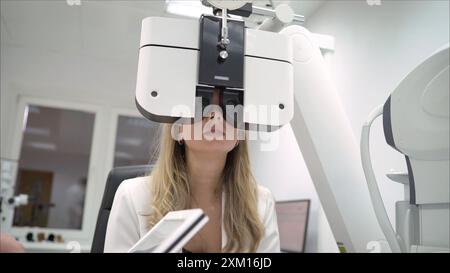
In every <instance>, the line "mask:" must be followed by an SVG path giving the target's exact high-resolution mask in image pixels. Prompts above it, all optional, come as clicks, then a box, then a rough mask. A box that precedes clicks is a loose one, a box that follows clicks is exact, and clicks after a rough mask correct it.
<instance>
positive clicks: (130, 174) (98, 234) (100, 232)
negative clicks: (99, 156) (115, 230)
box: [91, 165, 152, 253]
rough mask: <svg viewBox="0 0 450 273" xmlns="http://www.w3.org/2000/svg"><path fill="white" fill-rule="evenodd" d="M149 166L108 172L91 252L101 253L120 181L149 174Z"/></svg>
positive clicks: (150, 167)
mask: <svg viewBox="0 0 450 273" xmlns="http://www.w3.org/2000/svg"><path fill="white" fill-rule="evenodd" d="M151 169H152V166H151V165H139V166H127V167H117V168H114V169H112V170H111V171H110V172H109V175H108V179H107V180H106V186H105V191H104V193H103V199H102V203H101V205H100V210H99V212H98V217H97V224H96V226H95V232H94V238H93V240H92V246H91V252H92V253H102V252H103V249H104V245H105V235H106V228H107V226H108V219H109V213H110V211H111V207H112V204H113V201H114V196H115V195H116V191H117V188H118V187H119V185H120V183H122V181H124V180H127V179H130V178H135V177H139V176H144V175H146V174H148V173H150V171H151Z"/></svg>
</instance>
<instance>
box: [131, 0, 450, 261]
mask: <svg viewBox="0 0 450 273" xmlns="http://www.w3.org/2000/svg"><path fill="white" fill-rule="evenodd" d="M209 2H210V3H211V1H209ZM212 2H214V1H212ZM222 2H227V1H222ZM231 2H235V1H231ZM248 5H249V4H248V3H247V4H246V5H244V6H243V7H242V8H241V9H243V8H244V7H246V8H247V10H250V12H251V8H250V9H248ZM219 7H220V6H219ZM241 9H238V10H235V11H231V10H228V11H227V10H222V12H221V16H222V17H216V16H202V17H201V19H200V21H194V20H188V19H173V18H157V17H150V18H146V19H144V20H143V22H142V33H141V44H140V45H141V48H140V53H139V65H138V76H137V87H136V105H137V108H138V109H139V111H140V112H141V113H142V114H143V115H144V116H145V117H147V118H149V119H150V120H153V121H157V122H169V123H170V122H175V121H176V120H178V119H180V118H187V119H193V118H196V117H198V113H196V111H197V110H198V109H199V108H201V109H203V108H204V104H208V100H209V99H210V98H211V92H212V90H220V92H221V107H222V108H225V107H224V106H225V105H234V106H236V105H237V106H239V105H242V106H243V107H242V108H243V111H242V113H241V118H238V126H239V127H244V126H245V128H246V129H257V130H265V129H267V130H274V129H277V128H280V127H281V126H283V125H286V124H288V123H290V125H291V127H292V129H293V132H294V135H295V137H296V139H297V143H298V145H299V147H300V150H301V152H302V156H303V158H304V160H305V163H306V166H307V167H308V171H309V174H310V176H311V179H312V181H313V183H314V185H315V188H316V190H317V193H318V195H319V198H320V201H321V205H322V207H323V210H324V212H325V214H326V217H327V220H328V222H329V224H330V226H331V228H332V231H333V235H334V237H335V239H336V241H337V243H338V245H339V248H340V249H341V250H342V251H347V252H367V251H369V250H370V247H371V245H372V244H373V243H376V242H378V241H380V240H383V239H384V238H385V235H384V234H383V231H384V230H383V231H382V229H381V228H380V225H379V223H378V222H377V217H376V214H375V212H374V207H373V205H372V203H371V194H372V196H373V193H372V192H369V190H368V188H367V184H366V183H365V180H366V179H365V176H364V171H363V168H361V166H360V165H359V164H358V162H360V160H361V158H360V150H359V147H358V143H357V141H356V139H355V138H354V135H353V131H352V128H351V126H350V123H349V120H348V118H347V115H346V112H345V109H344V108H343V106H342V104H341V102H340V98H339V96H338V93H337V92H336V89H335V87H334V84H333V82H332V81H331V78H330V77H329V76H328V70H327V67H326V65H325V62H324V59H323V57H322V53H321V51H320V49H319V47H318V46H317V44H316V43H315V40H314V39H313V36H312V34H311V33H310V32H309V31H308V30H307V29H305V28H304V27H301V26H298V25H292V26H288V27H285V25H283V27H284V28H283V29H282V30H281V31H280V32H279V33H271V32H267V31H263V30H255V29H247V28H244V24H243V22H242V21H239V20H235V19H230V18H228V17H227V14H228V13H231V12H236V11H239V10H241ZM241 11H242V10H241ZM244 13H245V12H244ZM247 13H248V12H247ZM274 13H275V12H273V14H274ZM287 15H289V14H287ZM274 16H276V15H274ZM279 17H280V18H281V17H286V18H287V17H288V16H279ZM290 17H291V18H292V16H290ZM293 17H294V18H296V17H298V15H294V16H293ZM280 18H279V19H277V20H272V23H271V22H270V21H269V22H268V23H266V24H263V25H264V27H262V29H272V30H275V31H278V30H279V29H280V22H283V20H280ZM396 93H397V94H393V95H392V98H391V107H390V109H391V112H392V113H393V114H395V115H392V118H391V121H392V129H393V130H394V131H395V130H398V128H401V127H398V126H399V125H398V124H399V123H401V122H402V121H401V119H405V117H406V116H403V117H402V116H399V115H398V113H397V112H396V111H402V110H399V109H401V108H402V107H401V104H399V102H401V101H402V100H403V99H396V97H397V96H403V94H401V93H402V92H396ZM196 97H201V98H202V100H200V102H199V101H197V102H196ZM413 98H414V99H420V98H418V97H415V96H413ZM410 99H412V98H409V97H408V96H406V98H405V99H404V102H403V103H408V102H412V101H410ZM447 101H448V100H447ZM437 102H438V103H439V101H437ZM426 103H427V104H429V106H427V109H428V111H435V110H434V109H433V108H434V107H433V106H432V105H433V104H434V103H436V101H435V100H434V99H431V100H429V101H427V102H426ZM397 106H400V108H397ZM258 107H265V108H266V110H267V108H268V107H269V108H270V110H269V113H271V114H270V115H267V114H260V113H261V112H259V111H257V112H258V114H257V115H253V114H252V111H250V110H251V109H252V108H253V109H255V108H256V109H258ZM447 109H448V108H447ZM271 111H273V112H271ZM253 113H254V112H253ZM262 113H267V111H266V112H264V111H263V112H262ZM439 113H440V112H439ZM447 113H448V112H447ZM224 116H226V117H227V116H228V113H226V115H224ZM273 117H277V118H273ZM413 117H415V116H413ZM419 122H424V124H425V126H428V125H430V124H429V123H428V122H427V121H425V120H420V121H419ZM447 122H448V114H447ZM435 125H436V126H439V124H437V123H436V124H435ZM400 126H402V125H400ZM436 128H438V127H436ZM445 128H447V135H448V127H442V128H441V129H440V130H443V131H445ZM438 130H439V129H438ZM405 132H410V133H411V132H412V131H411V130H410V131H405ZM418 132H419V131H418ZM393 135H394V136H402V137H403V136H404V134H399V135H397V134H396V133H394V134H393ZM430 135H433V133H431V134H430ZM406 136H408V135H406ZM439 137H441V135H440V133H439ZM405 139H406V138H404V139H403V140H402V141H406V140H405ZM402 141H400V142H399V141H398V140H396V142H395V143H396V145H397V147H401V148H402V149H405V150H403V151H404V152H405V154H407V155H409V158H410V163H411V166H412V168H413V169H414V170H416V171H414V174H415V177H417V178H415V179H416V180H415V181H417V179H418V177H422V178H423V177H426V176H427V175H430V176H429V177H430V178H431V177H439V176H440V175H443V176H442V178H444V177H445V174H436V172H440V171H442V169H440V168H438V167H433V169H432V171H431V172H430V169H427V168H424V167H426V165H427V164H428V163H429V162H430V161H427V160H429V159H430V158H426V159H424V158H422V157H421V156H422V155H421V156H418V157H416V155H419V154H421V153H423V152H424V151H423V149H421V148H420V147H421V146H416V147H419V149H418V150H417V151H416V152H417V153H410V152H411V151H413V150H414V148H413V147H414V146H411V145H410V144H412V143H410V142H408V141H409V140H408V141H406V142H405V143H403V142H402ZM420 141H421V140H418V139H415V140H413V142H414V143H416V144H417V143H420ZM429 147H431V146H429ZM447 147H448V146H447ZM409 149H412V150H409ZM447 151H448V149H447ZM413 154H414V156H413ZM425 154H427V153H426V152H425ZM441 156H444V153H441ZM441 159H442V158H441ZM427 162H428V163H427ZM447 162H448V157H447ZM447 170H448V169H447ZM447 177H448V171H447ZM439 179H440V178H439ZM447 179H448V178H447ZM437 181H441V180H436V182H430V183H431V184H428V185H433V186H435V183H441V182H437ZM414 185H416V188H415V191H416V195H415V198H416V202H422V201H425V202H428V201H431V200H430V197H431V196H429V194H430V193H431V192H430V191H426V190H425V191H424V193H423V194H422V193H418V190H421V189H422V187H423V186H425V184H423V183H421V184H420V186H419V184H418V183H415V184H414ZM447 193H448V191H447ZM432 194H433V195H434V194H438V193H436V192H434V193H432ZM447 197H448V196H447ZM441 198H443V197H442V196H441ZM444 199H445V198H444ZM444 199H442V200H444ZM426 200H428V201H426ZM435 201H436V200H434V201H432V202H435ZM444 201H445V200H444ZM405 211H406V210H405ZM424 215H425V214H424ZM427 215H428V214H427ZM405 217H408V216H405ZM426 217H428V216H426ZM433 217H434V216H430V217H428V218H426V219H425V218H424V219H423V221H427V223H428V224H430V226H432V225H433V223H432V222H430V221H429V220H430V219H433ZM442 227H443V226H439V228H442ZM447 232H448V228H447ZM447 238H448V237H447ZM389 241H391V240H389ZM392 250H393V251H396V250H397V249H396V248H395V247H394V248H393V249H392Z"/></svg>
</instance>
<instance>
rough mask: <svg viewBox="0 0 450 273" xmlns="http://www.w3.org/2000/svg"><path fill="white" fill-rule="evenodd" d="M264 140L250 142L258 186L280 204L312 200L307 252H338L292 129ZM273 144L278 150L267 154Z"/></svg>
mask: <svg viewBox="0 0 450 273" xmlns="http://www.w3.org/2000/svg"><path fill="white" fill-rule="evenodd" d="M278 133H279V135H278V136H277V135H276V134H278ZM261 138H262V140H259V141H250V145H249V150H250V158H251V163H252V167H253V172H254V175H255V178H256V180H257V182H258V183H259V184H261V185H263V186H265V187H267V188H269V189H270V191H271V192H272V194H273V195H274V198H275V200H276V201H285V200H298V199H310V200H311V208H310V215H309V223H308V232H307V237H306V248H305V251H306V252H337V246H336V242H335V240H334V237H333V234H332V232H331V229H330V226H329V224H328V221H327V219H326V217H325V215H324V212H323V210H322V206H321V204H320V201H319V198H318V196H317V192H316V190H315V188H314V185H313V183H312V180H311V177H310V176H309V172H308V169H307V168H306V165H305V161H304V159H303V157H302V154H301V152H300V149H299V147H298V145H297V141H296V139H295V137H294V133H293V131H292V128H291V126H290V125H287V126H284V127H283V128H281V129H280V131H279V132H274V133H266V134H264V135H263V136H262V137H261ZM269 143H272V144H276V145H277V146H278V147H277V148H276V149H274V150H271V151H264V146H263V145H267V144H269ZM265 147H267V146H265Z"/></svg>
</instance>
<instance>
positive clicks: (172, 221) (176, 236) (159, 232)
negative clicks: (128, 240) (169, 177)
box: [128, 209, 209, 253]
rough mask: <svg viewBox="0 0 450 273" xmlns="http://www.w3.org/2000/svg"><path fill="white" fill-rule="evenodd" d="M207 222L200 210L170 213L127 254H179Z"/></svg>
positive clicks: (205, 216) (207, 219) (206, 217)
mask: <svg viewBox="0 0 450 273" xmlns="http://www.w3.org/2000/svg"><path fill="white" fill-rule="evenodd" d="M208 221H209V218H208V216H207V215H206V214H205V213H204V212H203V210H202V209H188V210H178V211H171V212H169V213H167V214H166V215H165V216H164V217H163V218H162V219H161V220H160V221H159V222H158V223H157V224H156V225H155V226H154V227H153V228H151V229H150V230H149V231H148V232H147V233H146V234H145V235H144V236H143V237H142V238H141V239H139V241H137V242H136V243H135V244H134V245H133V246H132V247H131V248H130V249H129V250H128V252H129V253H133V252H145V253H174V252H179V251H180V250H181V249H182V247H183V246H184V245H185V244H187V243H188V242H189V240H190V239H191V238H192V237H194V235H195V234H197V232H199V231H200V229H201V228H202V227H203V226H204V225H205V224H206V223H207V222H208Z"/></svg>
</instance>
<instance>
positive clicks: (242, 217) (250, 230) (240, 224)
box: [149, 124, 264, 252]
mask: <svg viewBox="0 0 450 273" xmlns="http://www.w3.org/2000/svg"><path fill="white" fill-rule="evenodd" d="M161 129H162V130H161V132H160V133H161V136H160V142H159V147H158V148H157V150H156V154H157V155H158V158H157V161H156V164H155V166H154V168H153V170H152V172H151V176H150V179H151V183H150V185H151V191H152V196H153V201H152V210H151V211H152V212H151V214H150V217H149V225H150V227H152V226H154V225H155V224H156V223H157V222H158V221H159V220H160V219H161V218H162V217H163V216H164V215H165V214H166V213H168V212H170V211H173V210H182V209H189V205H190V202H191V199H190V198H191V191H190V186H189V176H188V173H187V165H186V160H185V157H184V156H183V155H184V152H185V151H184V149H185V147H184V146H182V145H180V144H179V143H178V142H177V141H176V140H174V139H173V138H172V137H171V125H170V124H165V125H162V128H161ZM222 189H223V191H224V198H225V208H224V210H223V211H224V212H223V214H224V215H223V219H224V220H223V225H224V229H225V232H226V234H227V238H228V241H227V242H226V245H225V247H224V248H223V249H222V251H223V252H243V251H249V252H255V251H256V249H257V248H258V245H259V243H260V241H261V238H262V236H263V233H264V228H263V224H262V223H261V220H260V219H259V216H258V209H257V201H258V200H257V196H258V195H257V184H256V181H255V179H254V177H253V174H252V171H251V167H250V160H249V154H248V145H247V140H240V143H239V145H237V146H236V147H235V148H234V149H233V150H232V151H230V152H229V153H228V155H227V159H226V163H225V168H224V170H223V173H222Z"/></svg>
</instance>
